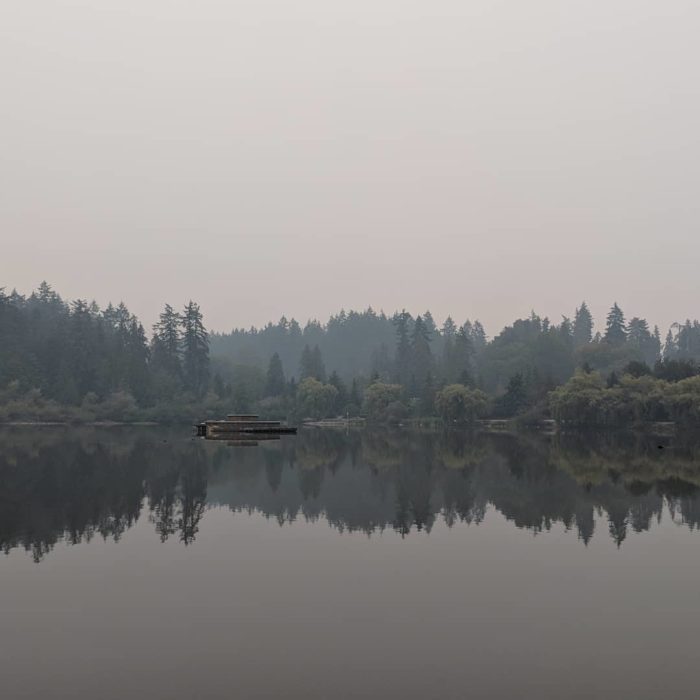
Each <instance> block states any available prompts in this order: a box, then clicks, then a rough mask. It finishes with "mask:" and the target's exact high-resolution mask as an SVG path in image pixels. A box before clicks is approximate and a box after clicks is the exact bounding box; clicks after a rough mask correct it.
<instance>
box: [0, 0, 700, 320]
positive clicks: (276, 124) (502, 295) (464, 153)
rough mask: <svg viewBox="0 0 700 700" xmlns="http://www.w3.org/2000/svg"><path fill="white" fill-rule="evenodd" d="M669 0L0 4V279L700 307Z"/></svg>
mask: <svg viewBox="0 0 700 700" xmlns="http://www.w3.org/2000/svg"><path fill="white" fill-rule="evenodd" d="M699 21H700V5H698V4H697V3H696V2H690V1H684V0H675V1H674V2H673V3H665V4H662V3H659V2H658V1H657V0H655V1H651V0H606V1H605V2H603V1H602V0H594V1H593V2H588V3H583V2H573V3H563V2H561V0H550V1H546V0H531V1H530V2H527V3H525V2H521V1H519V0H504V1H501V2H497V1H495V0H470V1H469V2H464V0H458V1H457V0H454V1H452V0H436V1H434V2H430V3H426V2H413V1H411V0H371V1H370V0H355V1H354V2H352V3H350V2H345V3H338V2H328V0H299V1H298V2H295V3H290V2H288V0H255V1H254V2H253V1H251V2H230V1H223V0H221V1H216V0H200V1H199V2H196V3H195V2H185V1H178V0H138V2H123V1H121V0H120V1H119V2H116V1H115V0H103V1H102V2H99V3H95V2H88V1H87V0H84V1H83V2H79V1H73V2H68V1H60V0H51V1H50V2H49V1H46V0H35V1H34V2H31V3H30V2H14V3H5V5H4V7H3V9H2V11H1V19H0V80H1V82H2V86H3V92H2V102H1V104H0V129H1V130H2V134H3V147H2V151H1V154H0V232H1V235H2V256H1V258H0V259H1V262H2V264H1V266H0V268H1V269H0V273H1V274H0V277H1V281H0V285H6V286H7V287H9V288H11V287H13V286H16V287H18V288H19V289H20V290H21V291H24V292H27V291H29V290H30V289H31V288H33V287H35V286H36V285H38V283H39V282H40V281H41V280H42V279H47V280H48V281H50V282H51V283H52V284H53V285H55V287H56V288H57V289H59V290H60V291H61V292H62V293H63V294H64V295H66V296H67V297H71V298H72V297H95V298H96V299H97V300H98V302H100V303H105V302H106V301H108V300H114V301H118V300H120V299H123V300H124V301H125V302H126V303H127V304H128V305H129V307H130V309H131V310H132V311H134V312H135V313H136V314H138V315H139V317H140V318H141V319H142V320H143V321H144V322H146V323H150V322H152V321H153V320H154V319H155V315H156V314H157V312H158V310H159V309H160V307H161V306H162V304H163V302H165V301H166V300H171V301H174V300H178V299H181V300H182V301H183V302H184V301H186V299H187V298H189V297H192V298H195V299H196V300H197V301H199V303H200V304H201V306H202V309H203V311H204V312H205V315H206V321H207V325H208V326H209V327H210V328H212V329H220V330H224V329H229V328H231V327H232V326H245V325H249V324H262V323H264V322H266V321H267V320H268V319H277V318H279V317H280V316H281V315H282V314H287V315H288V316H291V315H294V316H296V317H297V318H299V319H300V320H303V319H306V318H307V317H318V318H321V319H324V318H325V317H327V316H328V315H329V314H330V313H332V312H334V311H337V310H338V309H339V308H341V307H345V308H350V307H352V308H362V307H366V306H368V305H370V304H371V305H372V306H374V307H375V308H384V309H386V310H387V311H393V310H394V309H397V308H402V307H404V306H405V307H407V308H410V309H412V310H414V311H415V312H420V311H423V310H425V308H430V309H431V310H432V312H433V314H434V315H435V316H436V318H443V317H444V316H446V315H447V314H448V313H452V314H453V315H454V316H455V317H456V318H458V319H462V318H466V317H467V316H470V317H472V318H473V317H475V316H478V317H479V318H481V320H482V321H483V322H484V324H485V325H486V327H487V330H489V332H491V333H493V332H495V331H497V330H498V329H499V328H500V327H501V326H502V325H503V324H504V323H506V322H509V321H511V320H512V319H513V318H515V317H516V316H518V315H526V314H528V313H529V312H530V309H531V308H535V309H536V310H538V311H539V312H540V313H543V314H548V315H550V316H551V317H552V318H553V319H558V317H559V314H567V315H570V314H571V313H572V312H573V308H574V306H575V305H576V304H578V303H579V302H580V301H581V300H582V299H587V300H588V302H589V305H590V306H591V309H592V310H593V312H594V315H595V316H596V319H597V321H598V322H600V321H601V320H602V317H603V314H604V313H605V311H607V309H608V307H609V306H610V304H611V303H612V301H614V300H617V301H618V302H619V303H620V305H621V306H622V307H623V308H624V309H625V310H626V311H627V313H628V314H629V315H634V314H643V315H645V316H647V317H648V318H649V320H650V322H652V323H658V324H659V325H661V326H662V327H663V328H666V327H667V326H668V324H669V323H671V322H672V321H674V320H679V319H683V318H685V317H686V316H688V317H693V316H697V300H698V298H699V296H698V295H699V293H700V275H698V274H697V264H698V259H699V255H698V254H699V253H700V237H698V235H697V230H698V221H699V218H700V217H699V213H700V212H699V208H700V203H699V200H698V197H697V189H698V182H699V177H698V175H699V169H700V146H699V144H698V136H697V125H698V123H700V114H699V109H698V106H699V104H700V98H699V96H698V87H697V85H698V68H697V67H698V65H700V46H699V44H698V42H697V30H698V26H699Z"/></svg>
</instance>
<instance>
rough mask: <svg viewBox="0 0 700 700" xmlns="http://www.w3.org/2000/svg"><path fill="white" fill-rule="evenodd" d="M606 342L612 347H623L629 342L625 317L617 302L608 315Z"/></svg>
mask: <svg viewBox="0 0 700 700" xmlns="http://www.w3.org/2000/svg"><path fill="white" fill-rule="evenodd" d="M605 340H606V341H607V342H608V343H610V344H611V345H622V344H624V342H625V341H626V340H627V329H626V327H625V315H624V314H623V313H622V309H621V308H620V307H619V306H618V305H617V302H615V303H614V304H613V306H612V308H611V309H610V311H609V313H608V318H607V324H606V327H605Z"/></svg>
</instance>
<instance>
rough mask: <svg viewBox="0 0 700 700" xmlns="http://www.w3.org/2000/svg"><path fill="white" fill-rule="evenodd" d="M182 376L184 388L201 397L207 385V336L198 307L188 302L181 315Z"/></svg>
mask: <svg viewBox="0 0 700 700" xmlns="http://www.w3.org/2000/svg"><path fill="white" fill-rule="evenodd" d="M181 324H182V374H183V380H184V385H185V388H186V389H188V390H189V391H192V392H194V394H195V395H196V396H203V395H204V393H205V392H206V390H207V388H208V385H209V335H208V333H207V330H206V328H205V327H204V321H203V318H202V313H201V311H200V310H199V305H197V304H195V303H194V302H193V301H190V302H189V303H188V304H187V306H185V309H184V311H183V313H182V321H181Z"/></svg>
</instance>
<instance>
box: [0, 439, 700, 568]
mask: <svg viewBox="0 0 700 700" xmlns="http://www.w3.org/2000/svg"><path fill="white" fill-rule="evenodd" d="M699 487H700V446H698V444H695V443H693V442H690V441H688V440H684V439H680V438H678V439H674V440H666V441H665V442H664V443H663V444H662V445H660V444H659V443H658V441H654V440H651V439H646V438H644V437H640V436H630V435H625V436H619V435H618V436H597V437H594V436H576V435H571V436H568V435H559V436H556V437H550V438H545V437H542V436H534V435H506V434H502V435H485V434H474V435H469V434H463V433H434V432H433V433H431V432H427V433H421V432H408V431H397V432H359V431H358V432H351V433H349V434H345V433H341V432H335V431H325V430H308V431H302V432H301V433H300V434H299V435H298V436H297V437H296V438H285V439H282V440H280V441H275V442H267V443H261V444H260V445H259V446H257V447H240V446H230V445H226V444H224V443H211V442H208V441H203V440H192V439H189V438H186V439H185V438H183V437H182V435H181V434H180V433H178V432H176V431H161V430H156V429H150V428H149V429H146V428H144V429H133V428H131V429H122V428H119V429H102V430H100V429H62V428H56V429H42V430H38V431H37V430H32V429H20V428H16V429H5V430H3V431H2V432H0V547H1V548H2V549H3V551H5V552H9V551H10V550H12V549H14V548H18V547H22V548H24V549H26V550H27V551H29V552H31V554H32V556H33V557H34V559H35V560H36V561H40V560H41V559H42V558H43V557H44V556H45V555H46V554H47V553H48V552H50V550H51V549H52V547H53V546H54V545H55V544H56V543H57V542H58V541H60V540H65V541H67V542H69V543H71V544H77V543H80V542H82V541H86V540H90V539H91V538H93V537H95V536H96V535H99V536H101V537H104V538H111V539H114V540H119V538H120V537H121V536H122V534H123V533H124V532H125V531H126V530H128V529H129V528H130V527H131V526H132V525H133V524H134V523H135V522H136V520H137V519H138V518H139V517H142V516H143V515H147V517H148V518H149V520H150V522H152V523H153V527H154V528H155V530H156V532H157V533H158V535H159V536H160V538H161V540H163V541H165V540H167V539H168V538H173V537H177V538H178V539H179V540H180V541H182V542H183V543H185V544H189V543H191V542H193V541H194V540H195V539H196V536H197V532H198V528H199V524H200V522H201V519H202V518H203V517H205V513H206V510H207V508H208V507H211V506H225V507H228V508H230V509H231V510H233V511H240V512H252V511H257V512H260V513H263V514H264V515H265V516H267V517H270V518H275V519H276V520H277V521H278V522H279V523H280V525H283V524H285V523H291V522H293V521H294V520H295V519H297V518H300V517H301V518H305V519H307V520H317V519H319V518H321V517H323V518H325V519H326V520H327V521H328V522H329V523H330V524H331V525H332V526H333V527H335V528H337V529H338V530H339V531H341V532H342V531H361V532H365V533H367V534H368V535H371V534H372V533H376V532H381V531H383V530H385V529H388V528H391V529H394V530H396V531H398V532H400V533H401V534H402V535H405V536H408V535H409V534H410V533H411V532H412V531H416V530H424V531H427V532H429V531H430V530H431V528H432V527H433V524H434V523H435V521H436V519H438V518H442V519H444V521H445V522H446V523H447V524H448V525H449V526H450V527H452V526H454V525H456V524H458V523H466V524H478V523H480V522H481V521H482V520H483V519H484V517H485V514H486V512H487V510H488V509H489V508H494V509H496V510H497V511H499V512H500V513H502V514H503V515H504V516H505V517H506V518H507V519H508V520H509V521H510V522H512V523H513V524H514V525H515V526H516V527H518V528H524V529H527V530H529V531H531V532H533V533H539V532H541V531H543V530H547V529H549V528H550V527H551V526H552V525H553V524H554V523H563V524H564V525H565V526H566V528H567V529H570V530H572V532H575V533H576V534H577V535H578V537H579V538H580V540H582V541H583V542H584V543H587V542H589V541H590V539H591V538H592V537H593V535H594V532H595V530H596V525H598V529H599V530H601V529H602V528H601V527H600V521H601V519H603V520H605V521H607V530H608V534H609V536H610V537H611V538H612V539H613V540H614V541H615V542H616V543H617V544H618V545H620V544H622V543H623V542H624V540H625V538H626V536H627V534H628V532H629V530H633V531H636V532H641V531H646V530H649V529H650V528H652V527H653V526H654V524H655V523H656V522H658V521H659V520H660V519H661V518H662V516H663V517H671V518H673V520H674V521H675V522H676V523H678V524H682V525H685V526H687V527H689V528H691V529H694V528H695V527H696V526H698V524H699V523H700V498H699V497H698V489H699ZM598 536H600V532H599V533H598Z"/></svg>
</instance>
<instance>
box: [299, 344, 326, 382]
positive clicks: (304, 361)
mask: <svg viewBox="0 0 700 700" xmlns="http://www.w3.org/2000/svg"><path fill="white" fill-rule="evenodd" d="M299 376H300V378H301V380H304V379H316V380H318V381H319V382H325V381H326V366H325V364H324V363H323V356H322V355H321V349H320V348H319V347H318V345H316V346H315V347H314V348H313V350H312V349H311V348H310V347H309V346H308V345H305V346H304V349H303V351H302V353H301V360H300V362H299Z"/></svg>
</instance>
